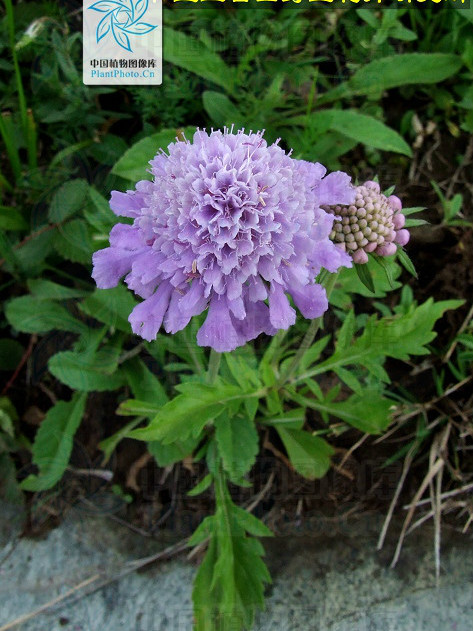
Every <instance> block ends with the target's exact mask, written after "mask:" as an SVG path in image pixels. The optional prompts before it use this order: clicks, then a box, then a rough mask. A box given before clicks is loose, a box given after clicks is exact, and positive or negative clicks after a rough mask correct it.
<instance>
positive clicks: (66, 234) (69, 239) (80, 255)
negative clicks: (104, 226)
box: [54, 219, 95, 265]
mask: <svg viewBox="0 0 473 631" xmlns="http://www.w3.org/2000/svg"><path fill="white" fill-rule="evenodd" d="M54 248H55V249H56V251H57V252H58V253H59V254H60V255H61V256H63V257H64V258H65V259H66V260H68V261H72V262H73V263H82V264H84V265H88V264H90V263H91V262H92V254H93V252H94V250H95V247H94V244H93V242H92V237H91V235H90V232H89V226H88V225H87V222H86V221H85V219H72V221H68V222H67V223H65V224H62V225H61V226H59V227H58V229H57V232H56V235H55V237H54Z"/></svg>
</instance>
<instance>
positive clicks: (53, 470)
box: [21, 393, 87, 491]
mask: <svg viewBox="0 0 473 631" xmlns="http://www.w3.org/2000/svg"><path fill="white" fill-rule="evenodd" d="M86 400H87V395H86V394H83V393H81V394H79V393H76V394H74V395H73V397H72V399H71V400H70V401H69V402H67V403H66V402H65V401H59V402H58V403H56V404H55V405H54V407H52V408H51V409H50V410H49V411H48V413H47V415H46V417H45V418H44V420H43V421H42V423H41V425H40V428H39V429H38V432H37V434H36V438H35V441H34V443H33V462H34V464H35V465H37V466H38V468H39V474H38V475H29V476H28V477H27V478H26V479H25V480H23V482H22V484H21V488H22V489H24V490H26V491H44V490H45V489H50V488H51V487H53V486H54V485H55V484H56V482H58V481H59V480H60V478H61V477H62V474H63V473H64V471H65V469H66V467H67V463H68V462H69V457H70V455H71V451H72V441H73V438H74V434H75V432H76V430H77V428H78V427H79V423H80V421H81V419H82V416H83V414H84V410H85V403H86Z"/></svg>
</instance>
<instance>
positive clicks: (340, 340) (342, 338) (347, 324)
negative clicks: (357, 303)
mask: <svg viewBox="0 0 473 631" xmlns="http://www.w3.org/2000/svg"><path fill="white" fill-rule="evenodd" d="M355 323H356V320H355V312H354V310H353V309H350V311H349V312H348V313H347V314H346V316H345V320H344V321H343V324H342V326H341V327H340V329H339V331H338V334H337V350H338V349H339V350H340V351H342V350H343V349H345V348H347V347H348V346H349V345H350V343H351V341H352V339H353V336H354V335H355Z"/></svg>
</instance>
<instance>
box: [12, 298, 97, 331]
mask: <svg viewBox="0 0 473 631" xmlns="http://www.w3.org/2000/svg"><path fill="white" fill-rule="evenodd" d="M5 315H6V317H7V320H8V322H9V323H10V324H11V325H12V326H13V327H14V328H15V329H16V330H17V331H23V332H24V333H46V332H47V331H51V330H53V329H57V330H58V331H71V332H73V333H83V332H85V331H87V327H86V325H85V324H84V323H83V322H80V321H79V320H76V318H74V317H73V316H72V315H71V314H70V313H69V311H68V310H67V309H66V308H65V307H63V306H62V305H60V304H57V303H55V302H49V301H46V300H37V299H36V298H35V297H33V296H21V297H20V298H14V299H13V300H10V302H9V303H8V304H7V305H6V307H5Z"/></svg>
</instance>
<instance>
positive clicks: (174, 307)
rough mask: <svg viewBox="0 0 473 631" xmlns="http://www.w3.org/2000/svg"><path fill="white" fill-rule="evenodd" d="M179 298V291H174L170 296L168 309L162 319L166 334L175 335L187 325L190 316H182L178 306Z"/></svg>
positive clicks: (180, 296)
mask: <svg viewBox="0 0 473 631" xmlns="http://www.w3.org/2000/svg"><path fill="white" fill-rule="evenodd" d="M181 298H182V295H181V294H180V293H179V291H178V290H177V289H174V291H173V292H172V294H171V301H170V303H169V308H168V310H167V313H166V315H165V317H164V329H165V330H166V333H177V332H178V331H181V330H182V329H183V328H184V327H185V326H187V325H188V324H189V321H190V319H191V316H185V315H183V313H182V311H181V308H180V305H179V302H180V300H181Z"/></svg>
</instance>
